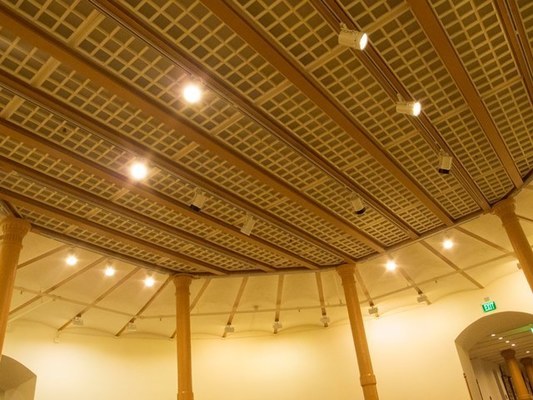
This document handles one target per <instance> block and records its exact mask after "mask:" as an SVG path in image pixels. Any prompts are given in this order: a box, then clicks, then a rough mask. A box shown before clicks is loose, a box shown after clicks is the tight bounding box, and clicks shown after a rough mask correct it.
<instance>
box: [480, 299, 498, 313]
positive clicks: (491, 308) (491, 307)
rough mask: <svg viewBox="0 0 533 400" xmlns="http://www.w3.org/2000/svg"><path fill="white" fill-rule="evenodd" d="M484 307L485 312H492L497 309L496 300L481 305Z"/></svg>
mask: <svg viewBox="0 0 533 400" xmlns="http://www.w3.org/2000/svg"><path fill="white" fill-rule="evenodd" d="M481 307H483V312H491V311H494V310H496V303H495V302H494V301H487V302H486V303H483V304H482V305H481Z"/></svg>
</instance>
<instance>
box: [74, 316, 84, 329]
mask: <svg viewBox="0 0 533 400" xmlns="http://www.w3.org/2000/svg"><path fill="white" fill-rule="evenodd" d="M72 325H75V326H83V319H82V318H81V314H78V315H76V316H75V317H74V319H73V320H72Z"/></svg>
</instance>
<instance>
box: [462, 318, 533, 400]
mask: <svg viewBox="0 0 533 400" xmlns="http://www.w3.org/2000/svg"><path fill="white" fill-rule="evenodd" d="M532 328H533V314H529V313H524V312H514V311H507V312H499V313H495V314H490V315H487V316H485V317H482V318H480V319H478V320H477V321H475V322H473V323H472V324H470V325H469V326H468V327H466V328H465V329H464V330H463V331H462V332H461V333H460V334H459V336H457V338H456V340H455V344H456V346H457V352H458V354H459V358H460V360H461V365H462V367H463V371H464V375H465V380H466V384H467V385H468V388H469V392H470V396H471V398H472V399H473V400H506V399H508V398H512V393H509V394H508V392H512V388H510V387H509V385H510V381H508V379H507V378H506V374H505V365H504V360H503V358H502V357H501V356H500V352H501V351H502V350H505V349H506V348H509V349H513V350H515V351H516V354H517V358H520V357H524V356H526V355H528V356H529V353H527V352H528V351H530V352H531V354H533V340H532V338H533V331H531V329H532ZM513 344H514V346H513ZM502 376H503V377H502Z"/></svg>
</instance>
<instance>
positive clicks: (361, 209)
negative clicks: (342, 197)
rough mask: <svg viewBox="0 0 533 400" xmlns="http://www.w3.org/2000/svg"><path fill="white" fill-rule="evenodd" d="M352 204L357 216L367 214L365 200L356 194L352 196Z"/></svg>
mask: <svg viewBox="0 0 533 400" xmlns="http://www.w3.org/2000/svg"><path fill="white" fill-rule="evenodd" d="M350 204H351V205H352V207H353V209H354V211H355V213H356V214H357V215H363V214H364V213H365V211H366V207H365V204H364V203H363V200H362V199H361V198H360V197H359V196H358V195H356V194H355V193H352V195H351V196H350Z"/></svg>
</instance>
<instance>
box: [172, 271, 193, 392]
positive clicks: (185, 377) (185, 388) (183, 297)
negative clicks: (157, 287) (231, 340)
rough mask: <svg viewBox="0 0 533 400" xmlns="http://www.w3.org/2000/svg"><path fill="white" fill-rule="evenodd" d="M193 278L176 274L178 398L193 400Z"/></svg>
mask: <svg viewBox="0 0 533 400" xmlns="http://www.w3.org/2000/svg"><path fill="white" fill-rule="evenodd" d="M191 281H192V278H191V277H190V276H187V275H176V276H175V277H174V285H176V343H177V350H178V400H193V398H194V396H193V393H192V369H191V314H190V299H189V287H190V286H191Z"/></svg>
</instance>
